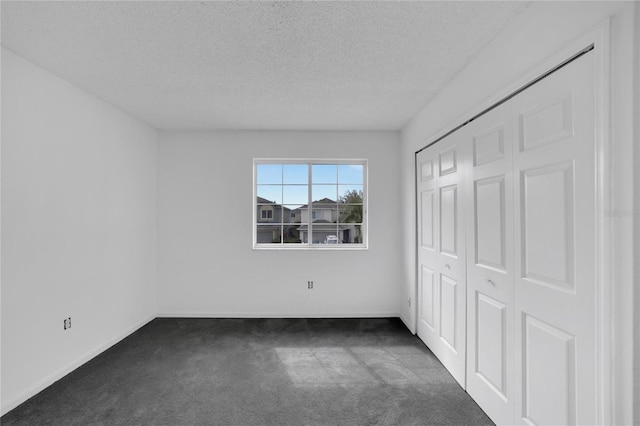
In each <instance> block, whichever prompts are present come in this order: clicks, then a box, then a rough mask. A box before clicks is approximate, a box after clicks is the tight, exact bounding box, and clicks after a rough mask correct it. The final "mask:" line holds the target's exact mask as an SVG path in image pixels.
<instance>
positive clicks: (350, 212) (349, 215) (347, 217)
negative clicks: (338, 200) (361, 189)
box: [339, 204, 362, 223]
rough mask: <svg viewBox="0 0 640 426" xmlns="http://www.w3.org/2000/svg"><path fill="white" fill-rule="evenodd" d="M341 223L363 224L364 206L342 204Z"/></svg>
mask: <svg viewBox="0 0 640 426" xmlns="http://www.w3.org/2000/svg"><path fill="white" fill-rule="evenodd" d="M339 221H340V223H362V204H340V215H339Z"/></svg>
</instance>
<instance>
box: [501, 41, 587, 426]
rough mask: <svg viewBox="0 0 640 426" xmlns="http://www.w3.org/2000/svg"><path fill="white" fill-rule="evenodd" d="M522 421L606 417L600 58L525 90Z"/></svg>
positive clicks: (519, 246)
mask: <svg viewBox="0 0 640 426" xmlns="http://www.w3.org/2000/svg"><path fill="white" fill-rule="evenodd" d="M510 102H511V108H512V110H513V113H514V116H515V117H516V118H517V119H516V120H515V123H516V135H517V143H516V144H515V146H514V176H515V181H514V186H515V206H514V210H515V216H514V223H515V231H516V232H515V247H516V250H515V253H516V257H515V306H514V307H515V322H516V327H515V330H516V345H515V356H516V376H517V384H518V385H517V387H516V392H517V393H516V395H517V398H516V402H517V404H516V421H517V422H519V423H523V424H535V425H575V424H594V423H595V422H596V413H595V411H596V408H595V407H596V374H595V372H596V361H595V354H596V339H595V337H596V336H595V333H596V318H595V317H596V315H595V298H596V294H595V291H596V288H595V279H596V269H595V253H596V247H595V230H596V222H595V185H596V182H595V167H596V163H595V126H594V122H595V114H594V109H595V107H594V105H595V101H594V55H593V53H591V54H586V55H584V56H582V57H580V58H579V59H577V60H575V61H573V62H571V63H569V64H568V65H566V66H565V67H563V68H562V69H560V70H558V71H556V72H555V73H553V74H551V75H550V76H549V77H547V78H545V79H543V80H542V81H540V82H539V83H537V84H536V85H535V86H533V87H532V88H530V89H528V90H526V91H524V92H522V93H521V94H520V95H518V96H516V97H515V98H514V99H513V100H512V101H510Z"/></svg>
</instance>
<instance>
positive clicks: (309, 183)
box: [307, 162, 313, 246]
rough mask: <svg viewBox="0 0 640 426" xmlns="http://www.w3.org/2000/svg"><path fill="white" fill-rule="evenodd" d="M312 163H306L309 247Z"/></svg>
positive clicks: (311, 226) (308, 241) (311, 241)
mask: <svg viewBox="0 0 640 426" xmlns="http://www.w3.org/2000/svg"><path fill="white" fill-rule="evenodd" d="M312 169H313V168H312V163H310V162H309V163H307V221H308V222H309V223H308V224H307V229H308V230H309V235H308V236H307V245H308V246H311V245H312V244H313V229H312V228H313V225H312V223H313V210H312V208H311V201H312V197H313V195H312V194H313V192H312V188H313V176H312V173H311V171H312Z"/></svg>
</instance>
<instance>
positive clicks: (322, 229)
mask: <svg viewBox="0 0 640 426" xmlns="http://www.w3.org/2000/svg"><path fill="white" fill-rule="evenodd" d="M311 237H312V242H313V244H332V243H333V242H335V241H336V240H337V238H338V226H337V225H336V224H335V223H315V222H314V223H313V226H312V227H311Z"/></svg>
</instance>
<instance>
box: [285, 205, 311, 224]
mask: <svg viewBox="0 0 640 426" xmlns="http://www.w3.org/2000/svg"><path fill="white" fill-rule="evenodd" d="M303 210H306V209H303V208H301V207H300V206H298V205H286V206H284V212H285V213H284V218H283V219H282V220H283V222H284V223H301V222H302V212H303Z"/></svg>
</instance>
